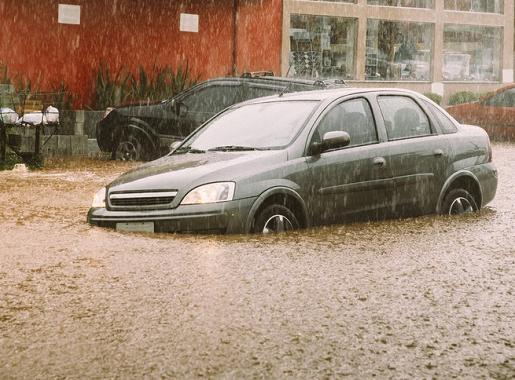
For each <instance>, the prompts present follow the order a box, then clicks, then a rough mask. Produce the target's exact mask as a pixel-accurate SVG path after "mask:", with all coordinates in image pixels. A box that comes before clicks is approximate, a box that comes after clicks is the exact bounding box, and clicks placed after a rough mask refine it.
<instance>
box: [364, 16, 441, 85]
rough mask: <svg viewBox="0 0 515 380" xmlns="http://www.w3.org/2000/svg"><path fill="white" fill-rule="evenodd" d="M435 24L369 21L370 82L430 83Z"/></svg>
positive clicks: (367, 77)
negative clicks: (403, 81) (408, 81)
mask: <svg viewBox="0 0 515 380" xmlns="http://www.w3.org/2000/svg"><path fill="white" fill-rule="evenodd" d="M433 34H434V28H433V24H427V23H416V22H398V21H385V20H372V19H369V20H368V23H367V52H366V63H365V77H366V79H367V80H394V81H398V80H411V81H428V80H431V57H432V56H433Z"/></svg>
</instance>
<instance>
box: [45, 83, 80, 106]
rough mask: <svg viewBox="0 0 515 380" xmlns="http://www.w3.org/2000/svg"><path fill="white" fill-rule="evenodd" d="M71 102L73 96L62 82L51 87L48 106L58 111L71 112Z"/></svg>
mask: <svg viewBox="0 0 515 380" xmlns="http://www.w3.org/2000/svg"><path fill="white" fill-rule="evenodd" d="M73 101H74V96H73V94H72V92H71V91H70V89H69V88H68V86H67V85H66V83H64V81H61V82H60V83H59V84H57V85H54V86H52V94H51V99H50V101H49V103H50V105H52V106H54V107H55V108H57V109H58V110H59V111H63V110H71V109H73Z"/></svg>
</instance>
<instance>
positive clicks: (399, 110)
mask: <svg viewBox="0 0 515 380" xmlns="http://www.w3.org/2000/svg"><path fill="white" fill-rule="evenodd" d="M378 102H379V107H380V108H381V112H382V114H383V118H384V124H385V127H386V133H387V134H388V140H397V139H405V138H410V137H417V136H427V135H430V134H431V126H430V124H429V119H428V118H427V115H426V114H425V113H424V111H422V109H421V108H420V106H419V105H418V104H417V103H416V102H415V101H414V100H413V99H411V98H409V97H407V96H400V95H399V96H398V95H382V96H379V98H378Z"/></svg>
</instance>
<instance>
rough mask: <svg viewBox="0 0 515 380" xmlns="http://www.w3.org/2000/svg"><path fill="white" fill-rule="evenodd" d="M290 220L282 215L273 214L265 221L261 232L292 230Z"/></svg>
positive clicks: (270, 232)
mask: <svg viewBox="0 0 515 380" xmlns="http://www.w3.org/2000/svg"><path fill="white" fill-rule="evenodd" d="M293 229H294V228H293V224H292V222H291V221H290V220H289V219H288V218H287V217H285V216H284V215H273V216H271V217H270V218H269V219H268V220H267V221H266V223H265V226H264V227H263V234H273V233H278V232H286V231H291V230H293Z"/></svg>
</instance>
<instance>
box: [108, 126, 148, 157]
mask: <svg viewBox="0 0 515 380" xmlns="http://www.w3.org/2000/svg"><path fill="white" fill-rule="evenodd" d="M149 145H150V144H149V141H148V139H147V138H146V137H141V136H140V135H139V134H137V133H134V132H125V133H123V134H122V136H121V138H120V140H119V141H118V144H117V146H116V149H115V150H114V152H113V158H114V159H115V160H121V161H147V160H150V159H151V158H152V157H151V156H152V154H151V152H150V149H149Z"/></svg>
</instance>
